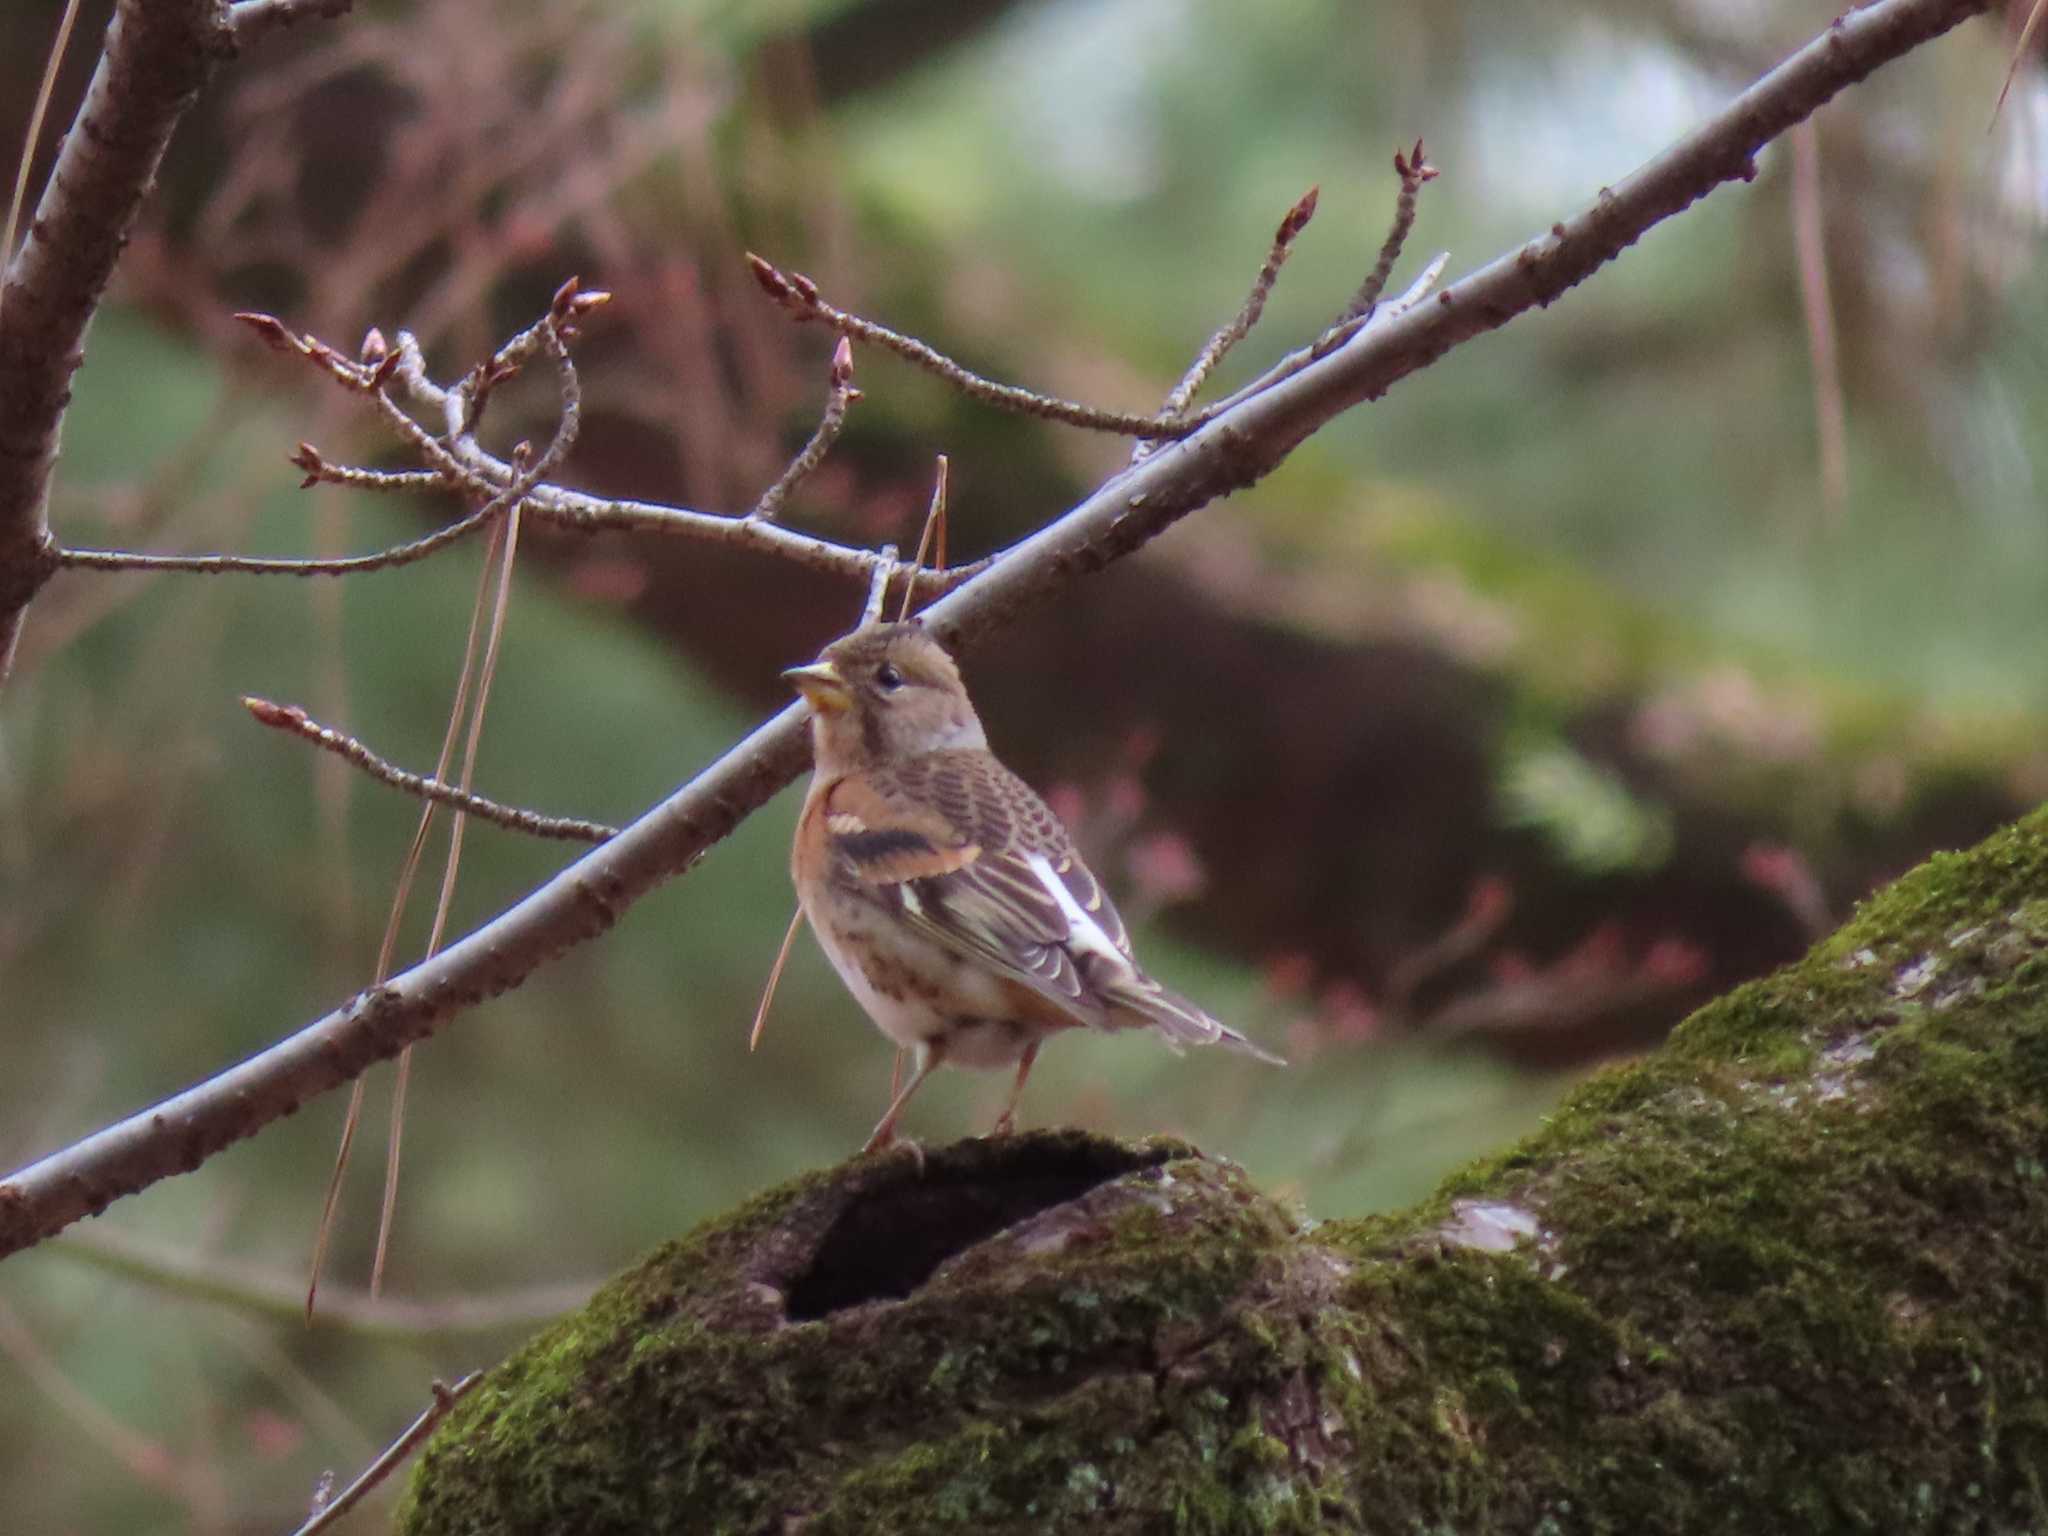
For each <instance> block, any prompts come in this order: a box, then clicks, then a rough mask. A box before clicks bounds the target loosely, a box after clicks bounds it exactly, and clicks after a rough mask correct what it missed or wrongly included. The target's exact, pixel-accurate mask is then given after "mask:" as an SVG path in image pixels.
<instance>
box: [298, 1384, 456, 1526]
mask: <svg viewBox="0 0 2048 1536" xmlns="http://www.w3.org/2000/svg"><path fill="white" fill-rule="evenodd" d="M483 1379H484V1373H483V1372H482V1371H471V1372H470V1373H469V1374H468V1375H467V1376H465V1377H463V1378H462V1380H460V1381H458V1382H457V1383H455V1385H454V1386H452V1387H451V1386H448V1385H446V1384H445V1383H443V1382H439V1381H436V1382H435V1383H434V1384H433V1393H434V1400H433V1402H431V1403H429V1404H428V1405H427V1408H426V1411H425V1412H424V1413H422V1414H421V1415H420V1416H419V1417H418V1418H416V1419H414V1420H413V1421H412V1423H411V1424H410V1425H409V1426H407V1428H406V1431H405V1433H404V1434H402V1435H400V1436H399V1437H398V1438H397V1439H396V1440H394V1441H392V1442H391V1444H390V1446H389V1448H387V1449H386V1450H385V1452H384V1454H383V1455H381V1456H379V1457H378V1458H377V1459H376V1460H375V1461H373V1462H371V1463H370V1464H369V1465H368V1466H367V1467H365V1468H363V1472H362V1475H361V1476H360V1477H358V1478H357V1479H356V1480H355V1481H354V1482H352V1483H350V1484H349V1485H348V1486H347V1487H346V1488H344V1489H342V1490H341V1492H340V1493H338V1494H336V1495H335V1496H334V1497H333V1498H332V1499H331V1500H328V1501H327V1502H325V1503H323V1504H321V1506H320V1507H319V1508H318V1509H316V1510H314V1512H313V1517H312V1519H310V1520H308V1521H307V1522H306V1523H305V1524H304V1525H302V1526H300V1527H299V1528H298V1529H297V1530H296V1531H294V1532H293V1533H292V1536H319V1533H320V1532H321V1531H324V1530H326V1529H327V1528H328V1527H329V1526H331V1525H333V1524H334V1522H335V1521H337V1520H339V1519H340V1518H341V1517H342V1516H343V1515H345V1514H347V1513H348V1512H349V1511H350V1510H352V1509H354V1508H355V1507H356V1505H358V1504H360V1503H361V1502H362V1501H363V1499H364V1497H365V1496H366V1495H368V1494H370V1493H371V1492H373V1491H374V1490H375V1489H376V1487H377V1485H378V1484H379V1483H381V1482H383V1481H384V1479H385V1478H387V1477H389V1476H390V1475H391V1474H392V1473H393V1472H396V1471H397V1470H398V1469H399V1468H400V1467H402V1466H403V1465H405V1459H406V1457H408V1456H410V1455H411V1454H412V1453H413V1452H414V1451H416V1450H418V1449H419V1448H420V1446H421V1445H422V1444H424V1443H425V1441H426V1439H427V1437H428V1436H429V1435H431V1434H432V1433H433V1432H434V1429H435V1427H436V1426H437V1425H439V1424H440V1422H441V1421H442V1420H443V1419H445V1418H447V1417H448V1415H449V1414H450V1413H451V1412H453V1411H454V1408H455V1405H456V1404H457V1403H459V1402H461V1401H462V1400H463V1399H464V1398H465V1397H467V1396H469V1394H470V1393H471V1392H472V1391H474V1390H475V1389H476V1385H477V1383H478V1382H480V1381H482V1380H483Z"/></svg>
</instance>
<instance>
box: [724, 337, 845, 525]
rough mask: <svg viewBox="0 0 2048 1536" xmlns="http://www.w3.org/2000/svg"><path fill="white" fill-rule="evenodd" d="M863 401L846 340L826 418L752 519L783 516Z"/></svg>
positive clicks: (835, 363)
mask: <svg viewBox="0 0 2048 1536" xmlns="http://www.w3.org/2000/svg"><path fill="white" fill-rule="evenodd" d="M859 398H860V391H859V390H857V389H855V388H854V387H853V343H852V342H850V341H848V340H847V339H846V338H845V337H844V336H842V337H840V338H839V345H838V346H836V347H834V348H833V349H832V387H831V392H830V393H829V394H828V395H826V397H825V414H824V415H823V416H822V417H820V418H819V420H818V430H817V431H815V432H813V433H812V434H811V440H810V441H809V442H807V443H805V444H804V446H803V448H802V450H801V451H800V452H798V454H797V456H796V457H795V458H793V459H791V460H790V461H789V468H787V469H785V470H784V471H783V472H782V474H781V475H780V476H779V477H778V478H777V479H776V481H775V483H774V484H773V485H771V486H769V487H768V489H767V490H766V491H764V492H762V493H761V499H760V500H759V501H757V502H755V503H754V510H753V511H751V512H749V513H748V514H747V516H748V517H749V518H760V519H762V520H763V521H765V522H773V521H774V520H775V519H776V518H777V517H778V516H780V515H781V512H782V504H783V503H784V502H786V501H788V500H789V493H790V492H791V491H794V490H795V489H796V488H797V487H798V486H799V485H802V484H803V483H804V481H805V480H807V479H808V478H810V476H811V475H812V474H813V473H815V472H816V470H817V468H818V466H819V465H820V464H822V463H824V462H825V455H826V454H828V453H830V452H831V451H832V445H833V444H834V443H836V442H838V441H839V433H840V431H841V430H842V429H843V428H844V427H845V425H846V408H847V407H848V406H849V405H851V404H853V402H854V401H856V400H858V399H859Z"/></svg>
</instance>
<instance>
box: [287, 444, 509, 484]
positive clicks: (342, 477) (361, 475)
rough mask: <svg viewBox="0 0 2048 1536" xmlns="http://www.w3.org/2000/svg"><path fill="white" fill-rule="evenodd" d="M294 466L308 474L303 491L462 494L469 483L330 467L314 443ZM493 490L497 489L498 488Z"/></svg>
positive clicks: (295, 457) (422, 473)
mask: <svg viewBox="0 0 2048 1536" xmlns="http://www.w3.org/2000/svg"><path fill="white" fill-rule="evenodd" d="M291 462H292V464H293V466H294V467H296V468H297V469H299V470H301V471H303V472H304V474H305V477H306V478H305V479H303V480H301V481H300V482H299V489H300V490H302V491H303V490H310V489H311V488H312V487H313V486H316V485H345V486H347V487H349V488H350V489H351V490H357V491H406V492H414V493H417V492H422V491H448V490H460V489H461V488H462V486H463V485H464V484H466V483H467V482H466V480H457V479H454V478H453V477H451V476H450V475H449V474H448V472H447V471H445V470H438V469H371V468H369V467H367V466H365V465H358V464H330V463H328V462H327V460H326V459H324V458H322V457H321V455H320V450H319V449H317V448H315V447H314V446H313V445H312V444H311V443H301V444H299V446H298V448H297V449H296V450H295V451H294V452H293V454H292V457H291ZM492 489H496V487H495V486H493V487H492Z"/></svg>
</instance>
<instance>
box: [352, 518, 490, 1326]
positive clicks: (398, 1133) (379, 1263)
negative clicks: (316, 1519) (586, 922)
mask: <svg viewBox="0 0 2048 1536" xmlns="http://www.w3.org/2000/svg"><path fill="white" fill-rule="evenodd" d="M519 514H520V507H519V505H518V503H516V502H515V503H514V504H513V507H512V513H511V516H509V517H508V518H506V519H505V554H504V558H503V559H502V560H500V561H499V562H498V590H497V597H496V599H495V601H493V603H492V604H491V633H490V638H489V639H488V640H487V641H486V642H485V643H484V659H483V665H482V667H481V668H479V669H478V673H477V685H476V703H475V704H474V705H473V706H472V707H471V709H470V712H469V739H468V741H467V742H466V743H465V744H464V746H463V752H462V777H461V779H460V780H459V781H458V782H459V787H460V788H461V790H462V792H463V793H464V794H467V793H469V786H470V785H471V784H472V783H473V782H474V781H475V778H476V754H477V746H478V743H479V742H480V741H481V740H482V738H483V729H484V710H485V708H486V706H487V705H488V704H489V703H490V698H491V684H492V682H493V681H495V680H496V678H497V675H498V645H499V642H500V641H501V640H502V639H503V638H504V634H505V614H506V611H507V610H508V609H509V608H510V607H511V605H512V567H513V564H514V562H515V561H516V560H517V558H518V555H519ZM468 826H469V817H468V816H467V815H466V814H465V813H464V812H462V811H460V810H458V811H456V813H455V820H454V823H453V824H452V825H451V826H450V828H449V832H448V861H447V863H446V864H444V865H443V866H442V869H441V894H440V899H439V900H438V901H437V902H436V903H435V906H434V927H433V931H432V932H431V933H430V934H428V935H427V948H426V953H425V954H424V955H422V956H421V958H422V959H427V960H431V959H432V958H433V957H434V956H435V955H437V954H439V953H440V951H441V939H442V936H443V935H444V934H445V933H446V932H447V928H448V913H449V910H450V908H452V907H453V906H454V904H455V877H456V875H457V873H458V872H459V871H460V869H461V866H462V835H463V832H464V830H465V829H466V828H467V827H468ZM411 1078H412V1047H410V1046H407V1047H406V1048H405V1049H404V1050H403V1051H400V1052H399V1053H398V1080H397V1082H396V1083H395V1084H394V1085H393V1087H392V1090H391V1137H390V1143H389V1149H388V1151H387V1154H386V1157H385V1162H384V1204H383V1208H382V1210H381V1211H380V1212H379V1213H378V1217H377V1256H376V1258H375V1259H374V1260H373V1261H372V1263H371V1265H370V1295H371V1296H372V1297H373V1298H374V1297H376V1296H379V1295H381V1294H382V1293H383V1289H384V1261H385V1260H386V1258H388V1257H389V1255H390V1251H391V1222H392V1218H393V1216H394V1215H395V1213H396V1211H397V1209H398V1162H399V1153H400V1151H401V1149H402V1146H403V1143H404V1140H405V1096H406V1088H407V1086H408V1084H409V1083H410V1081H411Z"/></svg>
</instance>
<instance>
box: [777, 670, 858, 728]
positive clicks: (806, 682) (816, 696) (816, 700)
mask: <svg viewBox="0 0 2048 1536" xmlns="http://www.w3.org/2000/svg"><path fill="white" fill-rule="evenodd" d="M782 678H783V681H784V682H786V683H788V684H789V686H790V687H792V688H794V689H795V690H796V691H797V692H798V693H800V694H802V695H803V696H804V701H805V702H806V703H808V704H809V705H810V706H811V708H813V709H815V710H816V711H817V712H818V713H819V714H821V715H836V714H838V713H839V712H840V711H841V710H844V709H846V708H848V707H849V706H850V705H851V704H852V703H853V690H852V689H851V688H848V687H847V686H846V679H845V678H843V677H841V676H840V675H839V669H838V668H837V667H835V666H833V665H832V663H831V662H829V661H814V662H812V663H811V664H810V665H809V666H808V667H791V668H790V669H789V670H788V671H787V672H785V673H783V674H782Z"/></svg>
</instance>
